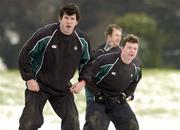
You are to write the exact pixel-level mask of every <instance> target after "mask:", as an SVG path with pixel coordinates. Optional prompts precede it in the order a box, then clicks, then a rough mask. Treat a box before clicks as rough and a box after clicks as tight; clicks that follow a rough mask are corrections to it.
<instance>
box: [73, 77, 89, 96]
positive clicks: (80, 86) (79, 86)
mask: <svg viewBox="0 0 180 130" xmlns="http://www.w3.org/2000/svg"><path fill="white" fill-rule="evenodd" d="M85 85H86V82H85V81H84V80H81V81H80V82H77V83H75V84H73V85H72V86H71V88H70V91H71V92H72V93H74V94H78V93H80V91H81V90H82V89H83V87H85Z"/></svg>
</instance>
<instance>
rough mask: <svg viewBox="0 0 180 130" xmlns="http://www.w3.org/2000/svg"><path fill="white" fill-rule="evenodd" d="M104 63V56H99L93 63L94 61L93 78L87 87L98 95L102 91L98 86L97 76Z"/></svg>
mask: <svg viewBox="0 0 180 130" xmlns="http://www.w3.org/2000/svg"><path fill="white" fill-rule="evenodd" d="M101 64H102V57H100V58H97V59H96V60H95V61H94V62H93V63H92V69H91V70H92V79H91V82H90V83H89V84H88V85H87V89H88V90H90V91H91V92H92V93H93V94H94V95H96V94H97V93H98V92H100V91H101V89H100V88H98V87H97V85H96V76H97V74H98V73H99V71H100V66H101Z"/></svg>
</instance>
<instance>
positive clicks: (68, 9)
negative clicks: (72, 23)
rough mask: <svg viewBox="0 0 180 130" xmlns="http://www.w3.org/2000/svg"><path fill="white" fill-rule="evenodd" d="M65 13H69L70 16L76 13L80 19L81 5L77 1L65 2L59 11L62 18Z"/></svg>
mask: <svg viewBox="0 0 180 130" xmlns="http://www.w3.org/2000/svg"><path fill="white" fill-rule="evenodd" d="M64 14H67V15H69V16H71V15H73V14H76V19H77V21H80V11H79V7H78V6H77V5H76V4H75V3H67V4H65V5H64V6H63V7H62V9H60V11H59V15H60V18H62V17H63V15H64Z"/></svg>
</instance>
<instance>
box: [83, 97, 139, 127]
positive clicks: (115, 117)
mask: <svg viewBox="0 0 180 130" xmlns="http://www.w3.org/2000/svg"><path fill="white" fill-rule="evenodd" d="M106 116H107V117H108V118H109V119H110V120H111V121H112V122H113V124H114V126H115V128H116V130H139V125H138V121H137V119H136V116H135V114H134V112H133V111H132V110H131V108H130V106H129V104H128V103H127V102H125V103H124V104H114V103H113V104H111V103H107V104H106V105H105V104H99V103H96V102H94V101H92V102H91V103H88V106H87V108H86V123H85V124H84V128H83V130H107V125H108V120H107V117H106ZM104 119H105V120H104ZM105 122H107V125H104V123H105ZM104 126H105V127H104Z"/></svg>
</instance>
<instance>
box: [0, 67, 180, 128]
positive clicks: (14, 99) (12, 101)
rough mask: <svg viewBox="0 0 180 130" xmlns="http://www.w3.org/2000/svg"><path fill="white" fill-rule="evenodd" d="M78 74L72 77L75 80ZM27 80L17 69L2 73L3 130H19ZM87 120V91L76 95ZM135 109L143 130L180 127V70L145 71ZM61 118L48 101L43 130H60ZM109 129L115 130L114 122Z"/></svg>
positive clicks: (0, 117)
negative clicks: (23, 79) (85, 95)
mask: <svg viewBox="0 0 180 130" xmlns="http://www.w3.org/2000/svg"><path fill="white" fill-rule="evenodd" d="M76 80H77V76H75V77H74V78H73V79H72V82H76ZM24 89H25V86H24V82H23V81H22V80H21V77H20V75H19V73H18V71H2V72H0V121H1V122H0V130H17V129H18V120H19V117H20V115H21V112H22V109H23V106H24ZM75 98H76V104H77V107H78V110H79V113H80V123H81V128H82V126H83V123H84V114H85V105H86V104H85V97H84V90H83V91H82V92H81V93H80V94H79V95H76V96H75ZM129 103H130V105H131V106H132V109H133V110H134V111H135V113H136V115H137V118H138V121H139V124H140V130H180V125H179V121H180V110H179V109H180V71H178V70H158V69H152V70H143V78H142V80H141V81H140V83H139V85H138V88H137V90H136V93H135V100H134V101H131V102H129ZM60 121H61V120H60V119H59V118H58V117H57V116H56V115H55V114H54V112H53V110H52V108H51V107H50V105H49V103H47V104H46V106H45V108H44V125H43V126H42V128H41V129H40V130H60ZM109 130H115V129H114V127H113V125H112V124H111V125H110V127H109Z"/></svg>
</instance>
